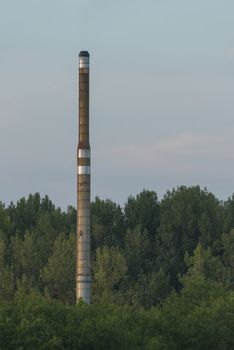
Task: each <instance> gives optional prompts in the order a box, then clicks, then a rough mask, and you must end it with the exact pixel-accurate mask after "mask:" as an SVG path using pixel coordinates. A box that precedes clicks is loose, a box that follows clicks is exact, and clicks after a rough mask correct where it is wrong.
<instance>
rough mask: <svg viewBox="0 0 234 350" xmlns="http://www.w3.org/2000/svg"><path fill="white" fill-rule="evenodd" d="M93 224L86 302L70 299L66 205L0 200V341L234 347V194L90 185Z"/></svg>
mask: <svg viewBox="0 0 234 350" xmlns="http://www.w3.org/2000/svg"><path fill="white" fill-rule="evenodd" d="M91 235H92V246H91V250H92V304H91V305H85V304H84V303H82V302H80V303H78V304H77V305H76V304H75V259H76V209H75V208H74V207H72V206H69V207H68V208H67V210H66V211H62V210H61V209H60V208H59V207H56V206H55V204H54V203H53V202H52V201H51V200H50V199H49V197H48V196H45V197H41V196H40V194H39V193H35V194H30V195H29V196H28V198H21V199H19V200H18V201H17V202H16V203H13V202H12V203H10V204H9V205H8V206H7V205H5V204H4V203H2V202H0V350H8V349H12V350H29V349H30V350H31V349H34V350H42V349H43V350H57V349H58V350H60V349H61V350H62V349H69V350H72V349H82V350H105V349H109V350H115V349H122V350H125V349H128V350H131V349H134V350H135V349H136V350H138V349H139V350H140V349H145V350H153V349H155V350H194V349H196V350H208V349H209V350H211V349H212V350H231V349H234V195H232V196H230V198H228V199H227V200H226V201H220V200H219V199H218V198H216V196H215V195H214V194H212V193H211V192H209V191H208V190H207V189H206V188H205V189H202V188H200V187H199V186H191V187H186V186H181V187H178V188H174V189H172V190H171V191H168V192H167V193H166V194H165V195H164V197H163V198H162V199H161V200H159V199H158V196H157V193H156V192H155V191H149V190H143V191H142V192H141V193H139V194H138V195H136V196H129V197H128V198H127V200H126V203H125V204H124V206H123V208H121V207H120V205H118V204H117V203H115V202H113V201H111V200H110V199H107V200H102V199H100V198H98V197H96V198H95V200H94V201H93V202H92V203H91Z"/></svg>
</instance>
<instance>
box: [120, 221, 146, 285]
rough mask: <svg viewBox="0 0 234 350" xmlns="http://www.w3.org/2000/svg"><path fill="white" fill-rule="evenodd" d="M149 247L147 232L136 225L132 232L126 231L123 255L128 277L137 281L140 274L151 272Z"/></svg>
mask: <svg viewBox="0 0 234 350" xmlns="http://www.w3.org/2000/svg"><path fill="white" fill-rule="evenodd" d="M150 252H151V245H150V239H149V233H148V231H147V230H146V229H145V230H142V229H141V226H140V225H138V226H137V227H136V228H134V229H133V230H130V229H128V231H127V234H126V237H125V247H124V255H125V259H126V261H127V265H128V272H129V277H130V279H132V280H135V281H136V280H137V278H138V276H139V274H140V273H142V272H146V271H147V272H149V271H150V270H152V263H153V262H152V259H149V256H150Z"/></svg>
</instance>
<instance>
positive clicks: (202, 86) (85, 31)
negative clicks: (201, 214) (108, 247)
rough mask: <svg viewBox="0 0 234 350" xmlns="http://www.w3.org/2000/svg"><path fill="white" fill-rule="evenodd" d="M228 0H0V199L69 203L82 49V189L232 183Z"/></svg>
mask: <svg viewBox="0 0 234 350" xmlns="http://www.w3.org/2000/svg"><path fill="white" fill-rule="evenodd" d="M233 13H234V2H233V1H231V0H230V1H229V0H222V1H220V0H196V1H191V0H177V1H175V0H144V1H143V0H118V1H114V0H112V1H111V0H98V1H97V0H21V1H18V0H7V1H6V0H5V1H4V0H0V201H2V202H4V203H7V204H8V203H9V202H10V201H16V200H18V199H19V198H21V197H22V196H28V194H29V193H35V192H40V193H41V195H45V194H48V195H49V196H50V198H51V199H52V200H53V201H54V202H55V204H56V205H58V206H60V207H62V208H63V209H66V207H67V206H68V205H70V204H71V205H75V203H76V147H77V137H78V112H77V111H78V91H77V79H78V74H77V68H78V55H79V51H81V50H88V51H89V52H90V64H91V68H90V95H91V96H90V143H91V148H92V198H93V199H94V198H95V196H99V197H100V198H102V199H106V198H110V199H112V200H113V201H116V202H117V203H120V204H121V205H124V203H125V202H126V200H127V197H128V196H129V195H136V194H137V193H139V192H141V191H142V190H143V189H144V188H145V189H149V190H154V191H156V192H157V194H158V196H159V198H162V197H163V195H164V194H165V193H166V191H167V190H168V189H169V190H171V189H172V188H173V187H177V186H180V185H197V184H199V185H200V186H201V187H202V188H203V187H207V188H208V190H210V191H211V192H213V193H214V194H215V195H216V196H217V197H218V198H219V199H224V200H225V199H226V198H227V197H228V196H230V195H231V194H232V193H233V192H234V184H233V183H234V152H233V150H234V137H233V135H234V98H233V92H234V21H233Z"/></svg>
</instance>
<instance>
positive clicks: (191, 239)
mask: <svg viewBox="0 0 234 350" xmlns="http://www.w3.org/2000/svg"><path fill="white" fill-rule="evenodd" d="M221 228H222V208H221V205H220V203H219V201H218V200H217V199H216V198H215V196H214V195H213V194H211V193H210V192H208V191H207V190H206V189H205V190H201V189H200V187H199V186H192V187H185V186H181V187H179V188H178V189H173V190H172V191H171V192H169V191H168V192H167V193H166V195H165V196H164V198H163V200H162V202H161V206H160V227H159V230H158V236H157V244H156V255H157V265H158V266H161V267H162V268H163V269H164V271H168V272H169V273H170V276H171V281H172V283H173V285H174V286H177V274H178V273H181V274H183V273H184V272H185V264H184V256H185V253H186V252H188V254H189V255H191V254H192V252H193V251H194V249H195V248H196V246H197V244H198V242H200V243H201V244H202V246H203V247H206V248H207V247H208V246H210V247H213V246H215V245H216V242H217V241H218V240H219V239H220V237H221Z"/></svg>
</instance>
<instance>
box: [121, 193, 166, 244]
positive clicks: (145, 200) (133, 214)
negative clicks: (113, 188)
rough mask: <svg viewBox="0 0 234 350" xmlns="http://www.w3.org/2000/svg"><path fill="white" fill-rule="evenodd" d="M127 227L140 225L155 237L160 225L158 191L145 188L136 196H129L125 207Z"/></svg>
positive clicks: (131, 227)
mask: <svg viewBox="0 0 234 350" xmlns="http://www.w3.org/2000/svg"><path fill="white" fill-rule="evenodd" d="M124 213H125V221H126V227H127V228H130V229H134V228H135V227H136V226H138V225H140V226H141V229H142V230H144V229H147V230H148V232H149V234H150V235H151V236H152V237H153V238H154V235H155V234H156V230H157V228H158V225H159V202H158V197H157V194H156V192H154V191H147V190H143V191H142V192H141V193H139V194H138V195H137V196H136V197H133V196H130V197H128V200H127V203H126V204H125V207H124Z"/></svg>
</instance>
